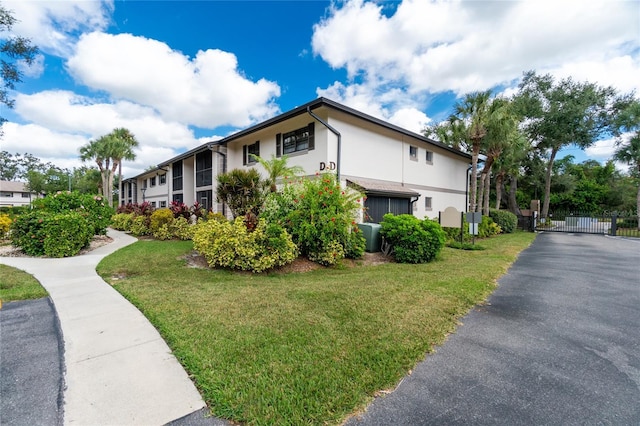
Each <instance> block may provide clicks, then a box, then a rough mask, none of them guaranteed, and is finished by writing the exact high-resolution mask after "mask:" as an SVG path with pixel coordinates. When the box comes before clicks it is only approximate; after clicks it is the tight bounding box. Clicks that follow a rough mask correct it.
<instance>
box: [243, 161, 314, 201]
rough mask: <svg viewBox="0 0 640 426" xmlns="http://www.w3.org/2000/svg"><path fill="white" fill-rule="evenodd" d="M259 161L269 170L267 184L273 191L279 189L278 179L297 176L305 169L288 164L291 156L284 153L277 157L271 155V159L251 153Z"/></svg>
mask: <svg viewBox="0 0 640 426" xmlns="http://www.w3.org/2000/svg"><path fill="white" fill-rule="evenodd" d="M250 155H251V157H253V158H254V159H255V160H256V161H257V162H258V163H260V164H261V165H262V167H264V169H265V171H266V172H267V185H268V186H269V188H270V190H271V192H276V191H277V189H278V188H277V186H276V182H277V181H278V179H280V178H282V177H287V176H295V175H299V174H302V173H304V169H303V168H302V167H300V166H287V161H288V160H289V158H288V157H287V156H286V155H283V156H282V157H280V158H277V157H276V156H275V155H273V154H272V155H271V160H265V159H264V158H262V157H259V156H257V155H254V154H250Z"/></svg>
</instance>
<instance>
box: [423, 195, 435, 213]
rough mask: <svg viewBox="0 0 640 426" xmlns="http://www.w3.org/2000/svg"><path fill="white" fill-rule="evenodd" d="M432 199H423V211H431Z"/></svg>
mask: <svg viewBox="0 0 640 426" xmlns="http://www.w3.org/2000/svg"><path fill="white" fill-rule="evenodd" d="M432 203H433V199H432V198H431V197H424V209H425V210H431V209H432V207H431V206H432Z"/></svg>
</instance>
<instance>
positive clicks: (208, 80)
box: [67, 32, 280, 128]
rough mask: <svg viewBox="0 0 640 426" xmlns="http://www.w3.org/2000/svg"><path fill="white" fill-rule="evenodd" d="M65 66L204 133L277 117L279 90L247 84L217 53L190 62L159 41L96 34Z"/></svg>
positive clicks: (234, 64)
mask: <svg viewBox="0 0 640 426" xmlns="http://www.w3.org/2000/svg"><path fill="white" fill-rule="evenodd" d="M67 66H68V69H69V72H70V73H71V74H72V75H73V76H74V77H75V78H76V79H77V81H79V82H80V83H82V84H85V85H87V86H89V87H91V88H94V89H99V90H104V91H105V92H107V93H109V94H110V95H111V96H112V97H113V98H115V99H127V100H129V101H132V102H136V103H138V104H141V105H145V106H148V107H151V108H154V109H155V110H157V111H158V112H159V113H160V114H161V115H162V116H163V117H165V118H166V119H170V120H176V121H179V122H181V123H188V124H192V125H196V126H199V127H203V128H215V127H218V126H221V125H231V126H238V127H239V126H247V125H249V124H253V123H255V122H258V121H261V120H264V119H266V118H269V117H271V116H273V115H274V114H276V113H277V112H278V107H277V106H276V105H275V103H274V98H275V97H278V96H280V87H279V86H278V85H277V84H276V83H274V82H271V81H267V80H265V79H260V80H258V81H256V82H254V81H251V80H249V79H247V78H246V77H245V76H244V75H243V74H242V72H241V71H240V70H239V69H238V61H237V58H236V56H235V55H234V54H232V53H229V52H224V51H221V50H217V49H209V50H206V51H199V52H198V53H197V54H196V56H195V58H189V57H188V56H185V55H184V54H182V53H180V52H178V51H175V50H172V49H171V48H170V47H169V46H168V45H167V44H165V43H163V42H160V41H157V40H152V39H148V38H144V37H136V36H133V35H131V34H119V35H112V34H105V33H99V32H95V33H91V34H85V35H83V36H82V37H81V39H80V41H79V42H78V44H77V46H76V51H75V53H74V55H73V56H72V57H71V58H70V59H69V61H68V63H67Z"/></svg>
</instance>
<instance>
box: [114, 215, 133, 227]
mask: <svg viewBox="0 0 640 426" xmlns="http://www.w3.org/2000/svg"><path fill="white" fill-rule="evenodd" d="M132 221H133V213H116V214H114V215H113V217H112V218H111V227H112V228H113V229H117V230H118V231H130V230H131V222H132Z"/></svg>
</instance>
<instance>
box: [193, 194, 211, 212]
mask: <svg viewBox="0 0 640 426" xmlns="http://www.w3.org/2000/svg"><path fill="white" fill-rule="evenodd" d="M196 201H197V202H198V203H200V206H202V208H203V209H205V210H209V209H211V207H212V206H213V191H212V190H208V191H198V192H196Z"/></svg>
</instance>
